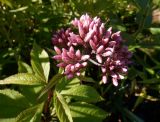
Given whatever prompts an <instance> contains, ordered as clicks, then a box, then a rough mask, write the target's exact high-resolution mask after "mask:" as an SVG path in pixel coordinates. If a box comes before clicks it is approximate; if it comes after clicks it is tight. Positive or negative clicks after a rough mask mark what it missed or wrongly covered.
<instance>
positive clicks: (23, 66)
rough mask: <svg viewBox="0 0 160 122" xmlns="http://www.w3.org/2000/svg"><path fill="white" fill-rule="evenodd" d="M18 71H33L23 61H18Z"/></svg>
mask: <svg viewBox="0 0 160 122" xmlns="http://www.w3.org/2000/svg"><path fill="white" fill-rule="evenodd" d="M18 72H20V73H33V71H32V68H31V67H30V66H29V65H28V64H27V63H25V62H22V61H18Z"/></svg>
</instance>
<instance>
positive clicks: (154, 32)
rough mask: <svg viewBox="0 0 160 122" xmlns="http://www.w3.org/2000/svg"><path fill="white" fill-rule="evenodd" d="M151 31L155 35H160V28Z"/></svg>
mask: <svg viewBox="0 0 160 122" xmlns="http://www.w3.org/2000/svg"><path fill="white" fill-rule="evenodd" d="M149 30H150V32H151V33H152V34H153V35H156V34H160V28H150V29H149Z"/></svg>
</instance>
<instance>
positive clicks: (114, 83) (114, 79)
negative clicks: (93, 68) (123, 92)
mask: <svg viewBox="0 0 160 122" xmlns="http://www.w3.org/2000/svg"><path fill="white" fill-rule="evenodd" d="M112 82H113V85H114V86H118V81H117V79H116V78H112Z"/></svg>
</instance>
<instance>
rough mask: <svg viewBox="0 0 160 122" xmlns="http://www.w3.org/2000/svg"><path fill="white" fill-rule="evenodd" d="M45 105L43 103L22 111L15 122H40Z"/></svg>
mask: <svg viewBox="0 0 160 122" xmlns="http://www.w3.org/2000/svg"><path fill="white" fill-rule="evenodd" d="M43 105H44V103H41V104H38V105H35V106H33V107H30V108H28V109H26V110H24V111H22V112H21V113H20V114H19V115H18V116H17V117H16V121H15V122H40V119H41V113H42V110H43Z"/></svg>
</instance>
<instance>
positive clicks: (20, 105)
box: [0, 89, 30, 119]
mask: <svg viewBox="0 0 160 122" xmlns="http://www.w3.org/2000/svg"><path fill="white" fill-rule="evenodd" d="M29 104H30V102H29V101H28V100H27V99H26V98H25V97H24V96H23V95H22V94H21V93H19V92H17V91H15V90H10V89H4V90H0V108H1V111H0V118H1V119H2V118H13V117H16V116H17V115H18V114H19V113H20V112H21V111H23V110H24V109H26V108H27V107H29V106H30V105H29Z"/></svg>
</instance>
